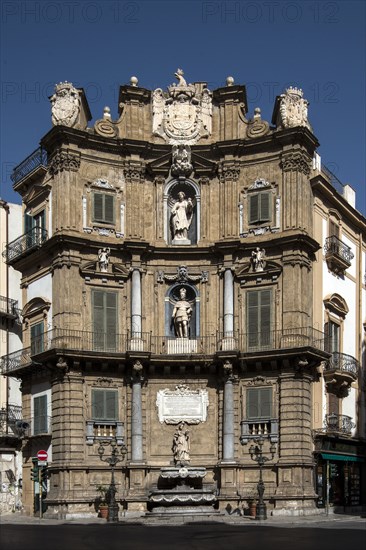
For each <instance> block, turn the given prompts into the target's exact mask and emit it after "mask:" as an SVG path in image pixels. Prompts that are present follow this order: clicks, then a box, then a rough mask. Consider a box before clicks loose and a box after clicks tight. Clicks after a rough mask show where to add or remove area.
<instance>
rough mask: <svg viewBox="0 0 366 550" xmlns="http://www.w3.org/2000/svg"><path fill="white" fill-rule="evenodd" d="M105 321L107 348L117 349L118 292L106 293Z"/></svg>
mask: <svg viewBox="0 0 366 550" xmlns="http://www.w3.org/2000/svg"><path fill="white" fill-rule="evenodd" d="M105 312H106V313H105V319H106V320H105V323H106V333H107V342H106V343H107V349H108V350H110V351H115V349H116V335H117V294H116V292H106V293H105Z"/></svg>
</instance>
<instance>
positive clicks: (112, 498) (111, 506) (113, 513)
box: [98, 440, 127, 522]
mask: <svg viewBox="0 0 366 550" xmlns="http://www.w3.org/2000/svg"><path fill="white" fill-rule="evenodd" d="M106 445H109V441H101V442H100V445H99V447H98V454H99V458H100V460H101V461H102V462H107V464H109V466H110V467H111V474H112V476H111V483H110V486H109V491H108V492H109V502H108V521H109V522H117V521H118V504H117V502H116V493H117V489H116V484H115V481H114V468H115V467H116V464H118V462H123V460H124V458H125V456H126V453H127V447H126V445H125V444H124V443H123V444H122V446H121V455H122V458H119V457H118V456H117V454H118V451H119V449H118V446H117V443H116V442H115V441H114V440H113V441H111V443H110V445H111V447H112V451H111V455H110V456H106V457H104V451H105V446H106Z"/></svg>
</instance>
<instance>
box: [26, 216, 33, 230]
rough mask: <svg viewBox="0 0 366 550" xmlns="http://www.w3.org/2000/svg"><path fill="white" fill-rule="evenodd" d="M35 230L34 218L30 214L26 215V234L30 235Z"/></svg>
mask: <svg viewBox="0 0 366 550" xmlns="http://www.w3.org/2000/svg"><path fill="white" fill-rule="evenodd" d="M32 229H33V218H32V216H30V215H29V214H25V215H24V233H29V232H31V231H32Z"/></svg>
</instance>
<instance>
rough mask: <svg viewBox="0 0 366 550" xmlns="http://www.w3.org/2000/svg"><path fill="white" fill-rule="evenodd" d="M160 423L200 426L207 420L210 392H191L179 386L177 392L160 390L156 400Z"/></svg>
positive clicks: (183, 386)
mask: <svg viewBox="0 0 366 550" xmlns="http://www.w3.org/2000/svg"><path fill="white" fill-rule="evenodd" d="M156 405H157V407H158V415H159V422H161V423H163V422H165V423H166V424H179V423H180V422H186V423H187V424H199V423H200V422H205V421H206V418H207V407H208V391H207V390H190V389H189V387H188V386H186V385H179V386H176V387H175V390H169V389H165V390H159V391H158V394H157V399H156Z"/></svg>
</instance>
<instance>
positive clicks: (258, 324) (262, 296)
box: [247, 289, 272, 348]
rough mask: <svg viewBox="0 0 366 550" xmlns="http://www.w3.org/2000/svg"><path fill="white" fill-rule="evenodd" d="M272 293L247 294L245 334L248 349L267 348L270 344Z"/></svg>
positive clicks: (257, 291) (263, 291) (256, 292)
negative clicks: (246, 334) (246, 335)
mask: <svg viewBox="0 0 366 550" xmlns="http://www.w3.org/2000/svg"><path fill="white" fill-rule="evenodd" d="M271 303H272V292H271V290H270V289H267V290H250V291H249V292H247V333H248V347H249V348H256V347H259V348H263V347H268V346H269V345H270V343H271V305H272V304H271Z"/></svg>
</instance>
